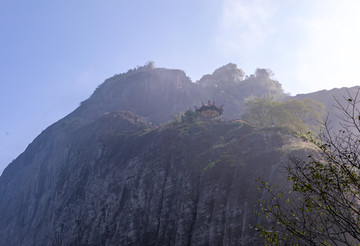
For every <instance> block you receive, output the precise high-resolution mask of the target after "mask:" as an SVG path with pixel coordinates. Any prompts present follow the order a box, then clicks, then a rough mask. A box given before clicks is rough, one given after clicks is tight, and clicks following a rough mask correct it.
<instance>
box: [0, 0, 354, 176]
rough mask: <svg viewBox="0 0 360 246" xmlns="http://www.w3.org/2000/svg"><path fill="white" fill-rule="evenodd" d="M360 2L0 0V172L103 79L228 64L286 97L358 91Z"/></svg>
mask: <svg viewBox="0 0 360 246" xmlns="http://www.w3.org/2000/svg"><path fill="white" fill-rule="evenodd" d="M359 13H360V1H358V0H341V1H339V0H223V1H221V0H181V1H180V0H152V1H149V0H131V1H125V0H124V1H122V0H101V1H100V0H98V1H96V0H76V1H74V0H71V1H70V0H62V1H48V0H34V1H21V0H18V1H14V0H1V1H0V31H1V33H0V35H1V36H0V81H1V82H0V113H1V121H0V173H1V171H2V170H3V168H4V167H5V166H6V165H7V164H9V163H10V161H11V160H12V159H15V158H16V157H17V156H18V155H19V154H20V153H21V152H22V151H24V149H25V148H26V146H27V145H28V144H29V143H30V142H31V141H32V140H33V139H34V138H35V137H36V136H37V135H38V134H39V133H40V132H41V131H42V130H44V129H45V128H46V127H47V126H49V125H50V124H52V123H54V122H55V121H57V120H59V119H60V118H62V117H64V116H65V115H66V114H68V113H70V112H71V111H72V110H74V109H75V108H76V107H77V106H78V105H79V103H80V101H83V100H85V99H86V98H87V97H89V96H90V94H91V93H92V92H93V90H94V89H95V88H96V86H97V85H99V84H100V83H102V82H103V81H104V80H105V79H106V78H108V77H110V76H112V75H114V74H116V73H121V72H126V71H127V70H128V69H130V68H133V67H135V66H136V65H143V64H145V63H146V62H147V61H149V60H153V61H155V64H156V66H157V67H166V68H179V69H182V70H184V71H185V72H186V73H187V75H188V76H190V77H191V78H192V80H193V81H196V80H198V79H200V77H201V76H202V75H204V74H207V73H212V72H213V70H214V69H216V68H218V67H220V66H222V65H225V64H227V63H229V62H233V63H236V64H237V65H238V67H239V68H241V69H243V70H244V71H245V73H246V74H252V73H254V71H255V69H256V68H270V69H272V70H273V72H274V73H275V78H276V79H277V80H279V81H280V82H281V83H282V85H283V88H284V90H285V92H289V93H291V94H292V95H295V94H297V93H305V92H311V91H316V90H320V89H331V88H334V87H343V86H354V85H359V84H360V82H359V79H358V71H359V68H360V28H359V27H358V25H359V24H360V14H359Z"/></svg>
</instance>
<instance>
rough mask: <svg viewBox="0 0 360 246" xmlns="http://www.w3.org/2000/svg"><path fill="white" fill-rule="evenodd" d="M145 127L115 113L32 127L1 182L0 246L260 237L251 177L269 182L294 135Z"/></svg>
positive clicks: (236, 126) (220, 241)
mask: <svg viewBox="0 0 360 246" xmlns="http://www.w3.org/2000/svg"><path fill="white" fill-rule="evenodd" d="M148 127H149V126H148V125H147V124H146V123H144V122H143V121H142V119H141V118H139V117H135V116H134V115H132V114H129V113H116V114H106V115H104V116H102V117H101V118H100V119H98V120H96V121H94V122H92V123H90V124H87V125H84V126H79V127H77V128H75V129H72V130H71V131H70V130H67V131H65V132H63V133H62V134H60V135H59V132H61V125H54V126H53V127H51V128H50V129H48V130H47V132H45V133H43V134H41V135H40V136H39V137H38V138H37V139H36V140H35V141H34V142H33V143H32V144H31V145H30V146H29V148H28V150H27V151H25V153H24V154H22V155H21V156H19V158H18V159H17V160H16V161H15V162H14V163H12V164H11V165H10V166H9V168H7V169H6V170H5V171H4V174H3V176H2V177H1V179H0V196H1V198H2V199H1V201H0V211H1V218H2V219H1V221H0V245H257V244H260V242H259V241H257V237H256V235H254V230H253V229H251V228H250V227H249V225H254V224H256V223H257V222H258V221H257V218H256V216H255V215H254V213H253V209H254V206H255V204H256V201H257V199H259V196H258V194H259V193H258V192H257V185H256V183H255V181H254V180H255V179H256V178H257V177H258V176H262V177H266V178H267V179H270V180H273V179H278V178H279V176H281V169H280V166H281V163H284V162H285V159H286V155H287V154H288V152H287V151H286V150H290V149H291V148H289V146H290V145H294V146H295V145H296V143H297V141H298V140H296V139H294V138H291V137H289V136H288V135H286V134H284V133H283V132H281V129H273V128H272V129H265V130H262V131H257V130H255V129H253V128H252V127H250V126H248V125H246V124H240V123H231V122H228V123H226V122H216V121H210V122H207V121H198V122H196V123H193V124H184V123H180V122H173V123H171V124H169V125H166V126H163V127H162V128H160V129H151V128H150V129H149V128H148ZM286 146H287V147H286Z"/></svg>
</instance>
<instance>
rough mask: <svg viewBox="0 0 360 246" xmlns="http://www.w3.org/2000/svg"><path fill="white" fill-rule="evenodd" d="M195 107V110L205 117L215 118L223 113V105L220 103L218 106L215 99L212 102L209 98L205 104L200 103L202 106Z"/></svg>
mask: <svg viewBox="0 0 360 246" xmlns="http://www.w3.org/2000/svg"><path fill="white" fill-rule="evenodd" d="M194 107H195V110H196V112H199V113H200V114H201V116H202V117H205V118H215V117H219V116H221V115H222V113H223V111H224V110H223V105H221V106H220V107H217V106H216V105H215V101H214V102H213V103H211V102H210V100H209V101H208V103H207V104H204V103H203V104H202V106H201V107H200V108H198V107H196V106H194Z"/></svg>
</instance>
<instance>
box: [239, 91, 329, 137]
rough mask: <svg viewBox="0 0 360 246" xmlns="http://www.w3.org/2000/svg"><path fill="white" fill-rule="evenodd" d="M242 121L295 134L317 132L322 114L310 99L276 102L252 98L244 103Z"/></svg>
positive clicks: (319, 106)
mask: <svg viewBox="0 0 360 246" xmlns="http://www.w3.org/2000/svg"><path fill="white" fill-rule="evenodd" d="M245 110H246V112H245V114H244V115H243V116H242V119H243V120H244V121H246V122H247V123H249V124H251V125H253V126H256V127H270V126H275V127H287V128H289V129H290V130H292V131H294V132H296V133H299V134H300V133H301V134H303V133H306V132H308V131H310V130H312V131H314V130H317V129H316V128H317V126H318V125H319V122H320V121H321V116H322V114H323V111H324V109H323V106H322V104H321V103H318V102H315V101H313V100H311V99H305V100H303V101H299V100H296V99H294V100H290V101H285V102H278V101H275V100H274V99H272V98H254V99H252V100H248V101H247V102H246V103H245Z"/></svg>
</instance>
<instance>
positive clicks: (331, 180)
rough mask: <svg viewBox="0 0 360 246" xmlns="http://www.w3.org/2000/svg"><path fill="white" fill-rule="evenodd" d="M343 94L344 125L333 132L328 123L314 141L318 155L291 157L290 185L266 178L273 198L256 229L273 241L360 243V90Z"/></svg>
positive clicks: (263, 207) (266, 187)
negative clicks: (305, 157)
mask: <svg viewBox="0 0 360 246" xmlns="http://www.w3.org/2000/svg"><path fill="white" fill-rule="evenodd" d="M344 99H345V100H344V101H345V102H340V101H338V100H336V102H337V108H338V109H340V110H341V112H342V113H341V115H339V124H340V125H341V127H342V130H340V131H339V132H337V133H333V132H332V131H331V127H330V126H329V123H328V122H327V123H325V124H324V126H325V130H324V132H323V133H322V134H321V136H320V140H319V139H318V138H310V140H309V141H310V142H311V143H312V144H314V146H315V147H316V148H317V149H318V151H317V152H316V153H317V154H316V153H315V152H314V154H312V155H309V156H308V159H307V160H304V159H303V158H300V157H297V156H292V157H290V162H289V166H288V169H287V170H288V180H289V181H290V183H291V186H290V187H288V188H279V187H277V186H274V185H271V184H268V183H266V182H264V181H262V185H263V188H264V189H262V190H263V192H265V193H266V194H268V195H269V194H270V197H271V199H269V200H268V201H266V202H262V203H261V204H260V209H259V214H260V215H263V216H264V217H265V218H266V221H267V222H268V223H264V224H263V225H258V226H257V229H258V230H259V231H260V232H261V235H262V236H263V237H265V239H266V242H267V243H268V245H359V244H360V152H359V151H360V138H359V137H360V122H359V121H360V108H359V102H360V100H359V91H358V92H357V94H356V95H355V96H352V95H350V94H349V95H348V97H347V98H344ZM319 153H320V154H319Z"/></svg>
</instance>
